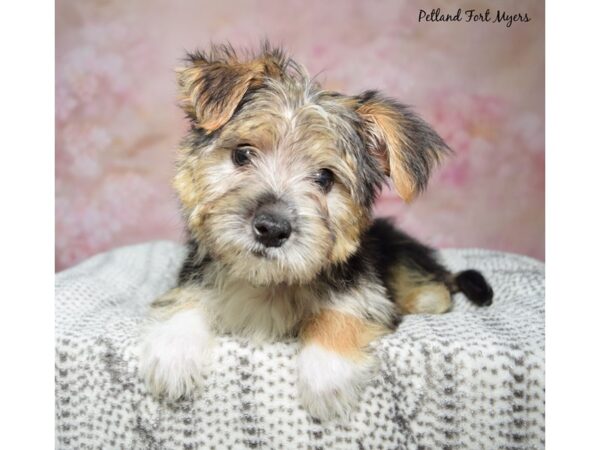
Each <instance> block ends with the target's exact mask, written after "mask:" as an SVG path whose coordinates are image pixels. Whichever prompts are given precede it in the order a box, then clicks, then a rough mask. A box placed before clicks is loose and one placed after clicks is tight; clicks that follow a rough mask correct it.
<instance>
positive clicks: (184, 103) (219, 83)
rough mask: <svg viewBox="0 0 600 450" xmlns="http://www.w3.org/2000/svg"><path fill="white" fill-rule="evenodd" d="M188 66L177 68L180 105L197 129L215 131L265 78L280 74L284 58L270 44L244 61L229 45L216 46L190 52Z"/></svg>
mask: <svg viewBox="0 0 600 450" xmlns="http://www.w3.org/2000/svg"><path fill="white" fill-rule="evenodd" d="M186 62H187V65H186V67H183V68H181V69H178V70H177V84H178V87H179V105H180V106H181V108H182V109H183V110H184V111H185V112H186V114H187V115H188V117H189V118H190V119H191V120H192V122H193V124H194V126H195V127H197V128H202V129H204V130H205V131H206V132H208V133H211V132H212V131H215V130H217V129H219V128H221V127H222V126H223V125H225V123H227V121H228V120H229V119H231V116H232V115H233V113H234V111H235V109H236V108H237V106H238V105H239V103H240V101H241V100H242V97H243V96H244V94H245V93H246V92H247V91H248V89H249V88H251V87H254V86H258V85H260V84H261V83H262V81H263V80H264V79H265V77H268V76H271V77H275V76H280V75H281V73H282V71H283V70H284V58H283V55H282V54H281V52H280V51H279V50H272V49H271V48H270V47H269V46H268V44H266V45H265V46H264V48H263V53H262V54H261V55H259V56H257V57H255V58H252V59H250V60H248V61H245V62H243V61H240V60H239V59H238V57H237V55H236V53H235V51H234V50H233V49H232V48H231V47H229V46H213V48H212V49H211V51H210V52H209V53H200V52H195V53H190V54H188V56H187V60H186Z"/></svg>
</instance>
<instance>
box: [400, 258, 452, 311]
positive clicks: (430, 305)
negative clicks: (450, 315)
mask: <svg viewBox="0 0 600 450" xmlns="http://www.w3.org/2000/svg"><path fill="white" fill-rule="evenodd" d="M391 286H392V290H393V292H394V297H395V303H396V305H397V307H398V311H399V312H400V313H402V314H441V313H445V312H446V311H448V310H449V309H450V307H451V306H452V297H451V295H450V291H449V290H448V288H447V287H446V286H445V285H444V284H442V283H440V282H437V281H434V280H433V279H432V278H431V277H430V276H428V275H427V274H423V273H420V272H418V271H416V270H413V269H410V268H408V267H405V266H398V267H397V268H395V269H394V276H393V278H392V282H391Z"/></svg>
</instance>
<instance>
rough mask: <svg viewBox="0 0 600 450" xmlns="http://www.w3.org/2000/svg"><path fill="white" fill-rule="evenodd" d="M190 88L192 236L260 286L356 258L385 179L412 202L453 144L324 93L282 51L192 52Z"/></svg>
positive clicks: (411, 121) (186, 202)
mask: <svg viewBox="0 0 600 450" xmlns="http://www.w3.org/2000/svg"><path fill="white" fill-rule="evenodd" d="M179 85H180V89H181V97H182V107H183V108H184V110H185V111H186V112H187V114H188V116H189V117H190V119H191V121H192V129H191V131H190V133H189V135H188V136H187V138H186V139H185V140H184V142H183V144H182V146H181V149H180V159H179V164H178V172H177V175H176V177H175V188H176V189H177V191H178V193H179V196H180V199H181V202H182V205H183V207H184V211H185V215H186V218H187V225H188V229H189V231H190V233H191V234H192V235H193V236H194V237H195V238H196V239H198V240H200V241H201V242H202V243H203V244H204V246H206V248H207V250H208V252H209V253H210V255H211V256H212V257H213V258H216V259H219V260H220V261H221V262H223V263H224V264H225V265H227V266H228V268H229V269H230V272H231V273H232V274H233V275H234V276H236V277H239V278H242V279H246V280H248V281H251V282H252V283H254V284H258V285H265V284H278V283H287V284H296V283H306V282H308V281H310V280H311V279H313V278H314V277H315V276H317V275H318V274H319V273H320V272H322V271H323V270H325V269H327V268H328V267H329V266H331V265H333V264H339V263H343V262H344V261H346V260H347V259H348V258H349V257H350V256H351V255H352V254H354V252H355V251H356V250H357V248H358V246H359V245H360V239H361V234H362V232H363V231H364V229H365V228H366V227H367V226H368V224H369V223H370V216H371V207H372V204H373V201H374V199H375V196H376V195H377V193H378V191H379V189H380V187H381V184H382V182H383V181H384V178H385V176H386V175H390V176H391V178H392V180H393V182H394V185H395V186H396V188H397V190H398V191H399V193H400V194H401V195H402V196H403V197H404V198H405V199H407V200H408V199H410V198H411V197H412V195H413V194H414V193H416V192H418V191H419V190H420V189H422V188H423V187H424V185H425V183H426V180H427V177H428V175H429V170H430V168H431V165H432V164H433V163H434V162H435V161H436V160H437V158H438V154H439V153H440V152H441V151H443V150H444V149H445V148H446V147H445V145H444V144H443V142H442V141H441V139H440V138H439V137H438V136H437V135H436V134H435V133H434V132H433V131H432V130H431V129H430V128H429V127H428V126H427V125H426V124H424V123H423V122H422V121H421V120H420V119H418V118H417V117H416V116H414V115H413V114H412V113H410V112H409V111H407V110H406V108H404V107H403V106H401V105H399V104H397V103H395V102H392V101H389V100H386V99H384V98H382V97H381V96H379V95H378V94H377V93H375V92H367V93H365V94H362V95H360V96H354V97H352V96H344V95H341V94H338V93H333V92H328V91H324V90H322V89H320V87H319V86H318V85H316V84H315V83H313V82H311V81H310V80H309V78H308V77H307V76H306V75H305V74H304V73H303V71H302V70H301V69H300V68H299V67H298V66H297V65H296V64H295V63H293V61H291V60H288V59H286V58H284V57H283V56H282V54H281V53H280V52H278V51H273V50H269V49H265V51H264V52H263V53H262V54H261V55H259V56H257V57H255V58H250V59H249V60H248V61H246V62H241V61H240V60H239V59H238V58H237V57H236V56H235V54H234V53H233V52H232V51H231V49H228V48H220V49H213V53H212V54H211V55H209V56H207V55H202V54H195V55H191V56H190V58H189V64H188V66H187V67H186V68H184V69H182V70H181V71H179Z"/></svg>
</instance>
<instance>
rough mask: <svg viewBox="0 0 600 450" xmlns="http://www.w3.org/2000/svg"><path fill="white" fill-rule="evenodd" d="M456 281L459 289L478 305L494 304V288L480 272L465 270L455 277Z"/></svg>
mask: <svg viewBox="0 0 600 450" xmlns="http://www.w3.org/2000/svg"><path fill="white" fill-rule="evenodd" d="M454 282H455V283H456V287H457V288H458V290H459V291H461V292H462V293H463V294H465V295H466V296H467V298H468V299H469V300H471V301H472V302H473V303H475V304H476V305H479V306H489V305H491V304H492V298H493V297H494V290H493V289H492V287H491V286H490V285H489V284H488V282H487V281H486V280H485V278H484V277H483V275H481V273H480V272H478V271H476V270H465V271H463V272H460V273H458V274H457V275H456V276H455V277H454Z"/></svg>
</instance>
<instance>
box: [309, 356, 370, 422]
mask: <svg viewBox="0 0 600 450" xmlns="http://www.w3.org/2000/svg"><path fill="white" fill-rule="evenodd" d="M375 361H376V360H375V359H374V358H373V357H371V356H369V355H367V354H360V356H359V357H357V358H348V357H345V356H343V355H340V354H339V353H336V352H333V351H330V350H327V349H325V348H324V347H321V346H320V345H318V344H309V345H307V346H305V347H304V348H303V349H302V350H301V351H300V355H299V357H298V376H299V388H300V401H301V402H302V404H303V406H304V408H305V409H306V410H307V411H308V413H309V414H310V415H311V416H313V417H315V418H318V419H321V420H331V419H342V420H347V419H348V418H349V416H350V413H351V412H352V410H353V409H355V408H356V406H357V404H358V402H359V399H360V394H361V391H362V389H363V388H364V386H365V384H366V383H367V382H368V381H369V379H370V378H371V376H372V374H373V371H374V367H375Z"/></svg>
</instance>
